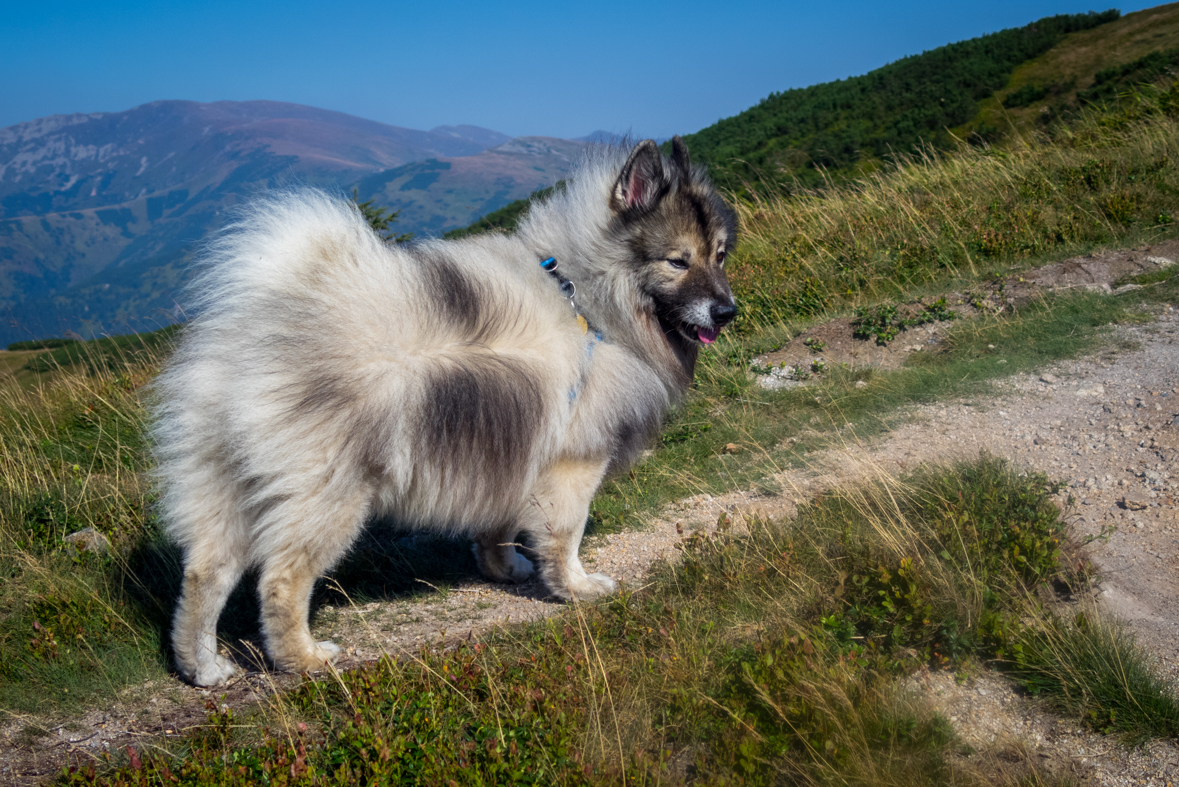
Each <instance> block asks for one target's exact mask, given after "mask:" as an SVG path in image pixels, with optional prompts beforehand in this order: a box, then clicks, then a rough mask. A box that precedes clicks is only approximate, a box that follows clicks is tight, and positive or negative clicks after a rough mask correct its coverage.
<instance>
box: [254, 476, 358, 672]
mask: <svg viewBox="0 0 1179 787" xmlns="http://www.w3.org/2000/svg"><path fill="white" fill-rule="evenodd" d="M328 498H329V495H328V494H326V493H321V494H320V495H318V496H316V497H313V498H311V499H307V498H302V499H299V500H289V501H285V502H284V503H283V504H282V505H281V506H279V507H277V508H276V509H275V511H273V512H272V514H270V515H268V516H274V517H275V519H274V520H272V521H273V522H274V524H273V525H272V526H271V529H270V532H267V533H266V534H265V535H263V536H262V538H261V539H260V541H261V542H262V544H261V546H262V549H260V550H259V551H260V552H263V553H264V557H263V559H262V571H261V576H260V577H259V578H258V597H259V600H260V601H261V605H262V633H263V636H264V637H265V640H266V650H267V652H268V653H269V655H270V658H271V660H272V661H273V662H274V665H275V666H276V667H278V668H279V669H285V670H291V671H292V672H305V671H310V670H317V669H323V667H324V664H325V663H327V662H331V661H335V659H336V656H338V655H339V654H340V648H339V647H338V646H336V644H335V643H333V642H328V641H325V642H316V641H315V640H314V639H312V637H311V627H310V625H309V615H310V604H311V591H312V589H313V587H314V586H315V580H316V579H318V578H319V576H320V575H321V574H322V573H323V572H324V571H327V570H328V569H329V568H331V567H332V566H333V565H334V564H335V563H336V561H338V560H339V559H340V557H341V556H343V554H344V553H345V552H346V551H347V550H348V547H349V546H351V544H352V542H353V541H354V540H355V539H356V536H357V535H358V534H359V533H360V529H361V527H362V526H363V524H364V520H365V517H366V515H367V514H368V498H367V495H366V494H365V493H363V492H361V491H360V490H356V491H354V492H353V493H351V494H347V495H343V496H340V497H338V498H337V499H334V500H329V499H328ZM266 542H270V544H271V545H272V546H270V547H269V549H267V546H268V545H267V543H266Z"/></svg>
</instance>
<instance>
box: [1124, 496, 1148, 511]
mask: <svg viewBox="0 0 1179 787" xmlns="http://www.w3.org/2000/svg"><path fill="white" fill-rule="evenodd" d="M1120 502H1121V504H1122V508H1124V509H1126V510H1127V511H1145V510H1146V509H1147V508H1148V507H1150V501H1149V500H1148V499H1147V498H1146V495H1143V494H1141V493H1139V492H1131V493H1130V494H1128V495H1125V496H1124V497H1122V499H1121V501H1120Z"/></svg>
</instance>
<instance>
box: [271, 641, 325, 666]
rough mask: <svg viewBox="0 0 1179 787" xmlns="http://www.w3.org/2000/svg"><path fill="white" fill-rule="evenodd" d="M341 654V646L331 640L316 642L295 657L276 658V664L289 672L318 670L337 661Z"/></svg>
mask: <svg viewBox="0 0 1179 787" xmlns="http://www.w3.org/2000/svg"><path fill="white" fill-rule="evenodd" d="M339 655H340V646H339V645H337V644H336V643H334V642H332V641H331V640H324V641H323V642H317V643H315V647H313V648H311V649H310V650H308V651H307V652H306V653H303V654H301V655H299V656H298V657H294V658H276V659H275V660H274V664H275V666H276V667H278V668H279V669H284V670H287V671H288V672H318V671H320V670H322V669H323V668H324V667H325V666H327V665H328V664H331V663H332V662H333V661H335V660H336V659H337V658H338V657H339Z"/></svg>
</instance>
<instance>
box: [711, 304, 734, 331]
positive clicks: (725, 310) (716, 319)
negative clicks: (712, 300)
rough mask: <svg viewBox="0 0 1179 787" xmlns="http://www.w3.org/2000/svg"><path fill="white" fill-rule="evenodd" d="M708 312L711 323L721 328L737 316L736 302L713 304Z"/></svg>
mask: <svg viewBox="0 0 1179 787" xmlns="http://www.w3.org/2000/svg"><path fill="white" fill-rule="evenodd" d="M708 313H709V315H711V317H712V321H713V323H715V324H716V327H717V328H723V327H725V326H726V325H728V324H729V323H731V322H732V321H733V318H734V317H736V316H737V304H735V303H725V304H719V303H718V304H713V306H712V308H711V309H709V311H708Z"/></svg>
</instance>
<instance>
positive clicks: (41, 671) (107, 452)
mask: <svg viewBox="0 0 1179 787" xmlns="http://www.w3.org/2000/svg"><path fill="white" fill-rule="evenodd" d="M87 347H94V348H95V351H94V352H93V354H87V353H88V352H89V351H88V350H87ZM66 349H68V350H69V352H70V355H69V356H68V357H66V361H67V362H66V364H65V365H62V364H60V363H50V364H49V365H46V366H45V370H44V371H47V372H48V373H49V374H48V376H47V377H46V378H44V379H43V380H42V382H41V383H39V384H38V385H37V386H36V387H33V388H27V389H26V388H21V387H19V386H17V385H16V384H15V383H13V384H10V385H7V386H4V387H0V571H2V572H3V581H2V582H0V708H4V709H5V710H8V711H10V712H12V711H22V712H24V711H32V710H38V711H53V710H55V709H59V708H68V707H72V706H74V705H76V704H77V703H79V702H93V701H94V700H95V699H96V698H98V697H101V696H109V695H110V694H111V693H113V692H115V691H117V690H119V689H120V688H122V687H123V686H125V685H126V684H128V683H129V682H134V681H137V680H141V679H142V678H143V677H144V676H146V675H158V674H161V672H162V665H161V659H160V643H159V633H158V632H159V622H160V620H161V619H163V618H164V617H166V614H167V612H166V610H165V609H163V608H162V606H163V605H165V604H166V602H164V601H161V600H160V599H159V597H158V595H157V594H156V593H154V592H147V593H144V592H141V591H142V588H141V587H140V580H139V578H138V577H139V576H140V574H141V572H140V571H139V568H138V567H137V566H136V565H134V564H135V563H136V561H139V560H141V559H142V558H143V557H144V555H145V554H146V553H147V552H148V551H150V546H149V545H151V544H152V543H153V542H154V541H155V540H156V536H157V533H156V523H155V520H154V518H153V516H152V513H151V502H152V494H151V489H150V484H149V482H148V481H147V479H146V478H145V470H146V468H147V463H148V458H147V455H146V451H147V449H146V445H145V443H144V436H143V435H144V433H143V420H144V408H143V403H142V401H141V394H142V391H143V386H144V384H145V383H146V382H147V381H148V380H149V379H150V378H151V376H152V375H153V373H154V369H155V366H156V362H157V360H158V357H159V352H161V350H160V349H154V350H144V349H143V348H142V346H139V345H138V344H137V345H136V346H135V348H134V351H133V352H131V353H128V354H120V349H121V348H120V347H119V346H117V345H115V344H112V343H111V342H105V343H98V344H94V345H91V344H89V343H87V344H79V345H71V346H70V347H69V348H66ZM45 358H46V356H39V357H38V358H37V359H36V360H37V361H38V362H39V363H41V364H42V365H45V364H46V360H45ZM49 360H50V361H52V356H49ZM76 534H81V536H77V535H76ZM71 536H74V537H75V538H70V537H71ZM78 539H80V540H78ZM152 581H154V580H152ZM145 600H146V602H147V606H146V607H145V606H144V603H143V602H144V601H145Z"/></svg>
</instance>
